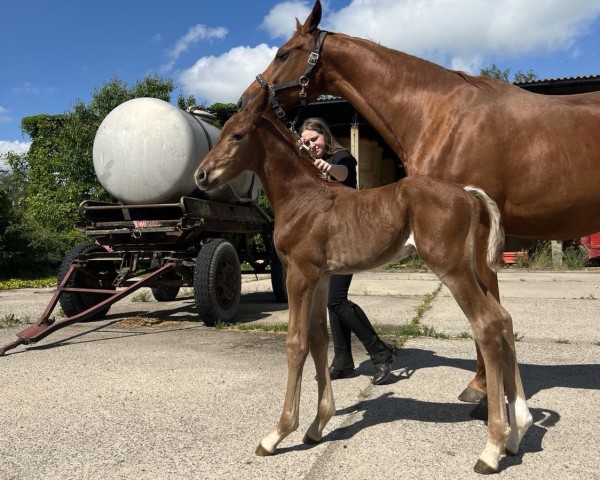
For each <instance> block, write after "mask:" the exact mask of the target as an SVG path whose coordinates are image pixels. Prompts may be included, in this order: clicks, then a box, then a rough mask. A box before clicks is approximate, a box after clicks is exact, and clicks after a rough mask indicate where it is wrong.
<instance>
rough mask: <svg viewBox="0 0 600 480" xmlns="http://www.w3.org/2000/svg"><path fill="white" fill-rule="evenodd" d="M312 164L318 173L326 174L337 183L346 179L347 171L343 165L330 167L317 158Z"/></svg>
mask: <svg viewBox="0 0 600 480" xmlns="http://www.w3.org/2000/svg"><path fill="white" fill-rule="evenodd" d="M314 164H315V167H317V168H318V169H319V171H321V172H323V173H328V174H329V175H331V176H332V177H334V178H335V179H336V180H337V181H339V182H343V181H344V180H346V178H347V177H348V169H347V168H346V166H345V165H332V164H331V163H329V162H326V161H325V160H323V159H321V158H317V159H316V160H315V162H314Z"/></svg>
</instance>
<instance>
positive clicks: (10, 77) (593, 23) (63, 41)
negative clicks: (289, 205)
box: [0, 0, 600, 158]
mask: <svg viewBox="0 0 600 480" xmlns="http://www.w3.org/2000/svg"><path fill="white" fill-rule="evenodd" d="M322 4H323V9H324V12H323V19H322V21H321V25H320V26H321V28H323V29H326V30H330V31H334V32H342V33H346V34H349V35H354V36H359V37H363V38H368V39H371V40H373V41H375V42H378V43H380V44H382V45H385V46H387V47H391V48H395V49H397V50H402V51H404V52H406V53H410V54H412V55H416V56H418V57H421V58H425V59H427V60H430V61H433V62H435V63H438V64H441V65H443V66H445V67H448V68H452V69H456V70H463V71H466V72H469V73H473V74H478V73H479V70H480V69H481V68H482V67H489V66H491V65H492V64H496V65H497V66H498V67H499V68H500V69H501V70H504V69H507V68H508V69H510V70H511V74H514V73H515V72H517V71H519V70H521V71H523V72H527V71H528V70H533V71H534V72H535V73H536V74H537V75H538V77H539V78H540V79H550V78H564V77H573V76H585V75H598V74H600V0H323V1H322ZM312 5H313V0H306V1H303V0H287V1H277V0H218V1H214V0H213V1H208V0H168V1H164V0H160V1H159V0H52V1H50V0H18V1H17V0H1V2H0V19H1V23H0V24H1V28H0V158H1V154H2V153H5V152H7V151H14V152H17V153H22V152H26V151H27V150H28V148H29V145H30V139H29V138H28V137H27V136H25V135H24V134H23V133H22V132H21V127H20V125H21V120H22V118H24V117H27V116H31V115H39V114H61V113H64V112H67V111H70V110H71V108H72V106H73V105H74V104H75V103H76V102H77V101H83V102H85V103H88V102H89V100H91V98H92V94H93V93H94V91H96V90H97V89H98V88H100V87H101V86H102V85H104V84H105V83H106V82H108V81H109V80H111V79H113V78H115V77H116V78H119V79H120V80H122V81H123V82H125V83H127V85H129V86H133V85H134V84H135V83H136V82H137V81H138V80H142V79H143V78H144V77H146V76H147V75H149V74H156V75H159V76H161V77H163V78H165V79H167V78H171V79H172V80H173V82H174V84H175V87H176V88H175V91H174V92H173V94H172V98H173V99H176V98H177V95H178V94H179V93H182V94H183V95H184V96H186V97H187V96H188V95H194V96H195V98H196V100H197V101H198V102H205V103H206V104H208V105H210V104H212V103H215V102H224V103H226V102H232V103H235V102H237V100H238V98H239V96H240V95H241V93H242V92H243V91H244V90H245V89H246V87H247V86H248V85H250V83H251V82H252V81H253V80H254V77H255V76H256V74H258V73H260V72H262V71H263V70H264V69H265V68H266V67H267V65H268V64H269V63H270V62H271V60H272V58H273V57H274V55H275V51H276V50H277V48H278V47H279V46H280V45H282V44H283V43H285V42H286V41H287V39H288V38H289V37H290V36H291V34H292V33H293V31H294V29H295V24H296V20H295V19H296V18H298V19H300V21H301V22H304V20H305V19H306V17H307V16H308V13H309V12H310V10H311V8H312Z"/></svg>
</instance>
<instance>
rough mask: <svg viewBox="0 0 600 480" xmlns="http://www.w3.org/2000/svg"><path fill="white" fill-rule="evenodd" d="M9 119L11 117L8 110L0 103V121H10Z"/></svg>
mask: <svg viewBox="0 0 600 480" xmlns="http://www.w3.org/2000/svg"><path fill="white" fill-rule="evenodd" d="M11 120H12V117H11V115H10V112H9V111H8V110H7V109H6V108H4V107H2V106H1V105H0V123H6V122H10V121H11Z"/></svg>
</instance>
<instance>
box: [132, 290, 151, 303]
mask: <svg viewBox="0 0 600 480" xmlns="http://www.w3.org/2000/svg"><path fill="white" fill-rule="evenodd" d="M131 301H132V302H149V301H150V294H149V293H148V292H140V293H137V294H136V295H134V296H133V297H131Z"/></svg>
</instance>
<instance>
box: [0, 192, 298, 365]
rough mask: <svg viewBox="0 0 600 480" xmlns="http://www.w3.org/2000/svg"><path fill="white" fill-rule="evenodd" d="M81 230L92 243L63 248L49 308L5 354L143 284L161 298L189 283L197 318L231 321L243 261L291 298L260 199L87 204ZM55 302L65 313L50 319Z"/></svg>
mask: <svg viewBox="0 0 600 480" xmlns="http://www.w3.org/2000/svg"><path fill="white" fill-rule="evenodd" d="M76 228H77V229H78V230H80V231H81V232H83V233H85V234H86V235H87V236H88V237H89V238H90V239H92V240H93V241H91V242H90V243H86V244H81V245H78V246H76V247H74V248H72V249H71V250H70V251H68V252H67V253H66V255H65V257H64V259H63V261H62V264H61V266H60V268H59V273H58V279H57V288H56V291H55V293H54V295H53V297H52V299H51V301H50V303H49V304H48V306H47V307H46V310H45V311H44V313H43V314H42V316H41V317H40V318H39V320H38V321H37V322H36V323H34V324H32V325H30V326H29V327H27V328H25V329H24V330H23V331H21V332H19V333H18V334H17V339H16V340H15V341H14V342H12V343H10V344H8V345H6V346H4V347H2V348H0V355H4V354H5V353H6V351H8V350H10V349H13V348H15V347H17V346H19V345H23V344H24V345H28V344H31V343H35V342H38V341H40V340H42V339H43V338H45V337H46V336H48V335H50V334H51V333H52V332H54V331H56V330H59V329H61V328H63V327H66V326H68V325H71V324H73V323H76V322H80V321H83V320H98V319H101V318H103V317H104V316H105V315H106V314H107V313H108V311H109V310H110V307H111V305H112V304H114V303H115V302H118V301H119V300H121V299H122V298H124V297H126V296H127V295H130V294H131V293H133V292H135V291H136V290H138V289H140V288H142V287H149V288H150V289H151V291H152V295H153V296H154V298H155V299H156V300H157V301H159V302H169V301H172V300H175V298H176V297H177V294H178V292H179V290H180V289H181V288H182V287H191V288H193V294H194V300H195V307H196V311H197V313H198V319H199V320H200V321H202V322H204V323H205V324H206V325H214V324H215V323H217V322H229V321H231V320H232V319H233V318H234V317H235V314H236V312H237V310H238V307H239V303H240V297H241V266H240V263H241V262H244V263H245V265H247V266H249V267H250V269H249V270H248V271H247V273H251V274H257V273H265V272H270V274H271V284H272V287H273V293H274V296H275V300H276V301H278V302H287V292H286V288H285V272H284V269H283V267H282V265H281V263H280V261H279V258H278V257H277V254H276V252H275V251H274V248H273V238H272V232H273V219H272V218H271V217H270V216H269V215H268V214H267V213H265V211H264V210H263V209H261V208H260V206H259V205H258V204H256V203H251V204H248V205H236V204H230V203H223V202H216V201H212V200H208V199H203V198H195V197H187V196H185V197H181V199H180V201H179V202H178V203H169V204H151V205H123V204H118V203H106V202H98V201H85V202H83V203H82V204H81V205H80V207H79V221H78V223H77V225H76ZM57 304H60V307H61V308H62V310H63V312H64V314H65V317H64V318H60V319H56V318H55V317H51V314H52V312H53V311H54V309H55V307H56V305H57Z"/></svg>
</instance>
